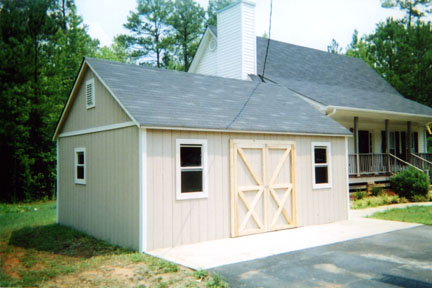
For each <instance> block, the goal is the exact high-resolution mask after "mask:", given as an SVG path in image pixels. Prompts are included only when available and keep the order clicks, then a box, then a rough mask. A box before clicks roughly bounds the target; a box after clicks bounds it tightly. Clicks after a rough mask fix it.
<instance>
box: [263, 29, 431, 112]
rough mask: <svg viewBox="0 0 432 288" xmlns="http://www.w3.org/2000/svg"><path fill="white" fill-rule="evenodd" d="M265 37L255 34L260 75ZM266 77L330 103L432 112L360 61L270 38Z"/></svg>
mask: <svg viewBox="0 0 432 288" xmlns="http://www.w3.org/2000/svg"><path fill="white" fill-rule="evenodd" d="M267 42H268V40H267V39H265V38H262V37H257V71H258V74H262V70H263V62H264V58H265V52H266V48H267ZM265 77H266V78H268V79H270V80H272V81H275V82H276V83H278V84H280V85H283V86H285V87H287V88H289V89H291V90H293V91H295V92H297V93H299V94H301V95H303V96H306V97H308V98H311V99H313V100H315V101H317V102H320V103H321V104H324V105H329V106H342V107H348V108H360V109H370V110H379V111H391V112H400V113H409V114H421V115H432V108H430V107H428V106H425V105H422V104H420V103H417V102H415V101H411V100H409V99H406V98H404V97H403V96H402V95H400V94H399V93H398V92H397V91H396V89H394V88H393V87H392V86H391V85H390V84H389V83H387V81H385V80H384V79H383V78H382V77H381V76H380V75H378V73H376V72H375V71H374V70H373V69H372V68H371V67H369V65H367V64H366V63H365V62H364V61H363V60H361V59H357V58H353V57H348V56H344V55H337V54H331V53H328V52H324V51H320V50H315V49H311V48H305V47H301V46H296V45H292V44H288V43H283V42H279V41H274V40H271V41H270V46H269V53H268V57H267V63H266V69H265Z"/></svg>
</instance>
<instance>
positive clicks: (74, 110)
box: [61, 69, 132, 132]
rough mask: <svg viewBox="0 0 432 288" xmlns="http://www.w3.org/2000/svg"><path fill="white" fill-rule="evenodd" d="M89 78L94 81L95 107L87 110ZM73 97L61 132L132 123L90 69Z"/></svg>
mask: <svg viewBox="0 0 432 288" xmlns="http://www.w3.org/2000/svg"><path fill="white" fill-rule="evenodd" d="M91 78H93V79H94V85H95V103H96V106H95V107H94V108H90V109H87V108H86V91H85V88H86V87H85V83H86V81H87V80H89V79H91ZM75 97H76V98H75V99H74V101H73V103H72V106H71V109H70V111H69V114H68V115H67V120H66V122H65V123H64V126H63V127H62V131H61V132H71V131H77V130H83V129H88V128H92V127H100V126H105V125H110V124H115V123H122V122H129V121H132V120H131V119H130V118H129V116H128V115H127V114H126V113H125V112H124V111H123V109H122V108H121V107H120V105H119V104H118V103H117V102H116V100H115V99H114V98H113V97H112V96H111V94H110V93H109V91H108V90H107V89H106V88H105V86H104V85H103V84H102V83H101V82H100V81H99V79H98V78H97V77H96V76H95V75H94V73H93V72H92V71H91V70H90V69H87V71H86V72H85V75H84V77H83V80H82V82H81V85H80V87H79V88H78V89H77V95H76V96H75Z"/></svg>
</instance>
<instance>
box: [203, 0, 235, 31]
mask: <svg viewBox="0 0 432 288" xmlns="http://www.w3.org/2000/svg"><path fill="white" fill-rule="evenodd" d="M231 3H232V0H209V3H208V7H207V22H206V26H210V25H212V26H217V13H216V12H217V11H219V10H221V9H222V8H224V7H226V6H228V5H229V4H231Z"/></svg>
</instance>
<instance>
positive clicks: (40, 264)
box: [0, 202, 227, 287]
mask: <svg viewBox="0 0 432 288" xmlns="http://www.w3.org/2000/svg"><path fill="white" fill-rule="evenodd" d="M55 212H56V207H55V202H46V203H42V202H41V203H32V204H19V205H9V204H0V267H1V269H0V286H1V287H3V286H13V287H28V286H32V287H34V286H44V287H58V286H63V287H80V286H86V287H119V286H122V287H123V286H124V287H206V286H208V287H227V284H226V283H225V282H223V281H222V280H221V279H220V276H219V275H216V277H212V276H211V275H209V274H206V276H204V275H205V273H206V272H205V271H196V272H191V271H190V270H188V269H185V268H180V267H179V266H177V265H176V264H174V263H171V262H168V261H164V260H161V259H158V258H154V257H151V256H149V255H145V254H141V253H136V252H132V251H130V250H126V249H123V248H120V247H118V246H113V245H110V244H108V243H106V242H104V241H100V240H98V239H95V238H93V237H90V236H88V235H86V234H84V233H81V232H78V231H76V230H74V229H71V228H69V227H66V226H62V225H58V224H55V214H56V213H55ZM11 263H12V264H11ZM116 269H117V270H119V271H127V273H126V276H122V275H123V274H121V273H120V274H118V273H117V274H116V273H114V272H115V271H116ZM86 272H90V273H89V274H86ZM92 275H93V276H92ZM203 276H204V278H205V281H201V280H204V278H200V279H198V280H197V279H196V278H197V277H203ZM206 281H207V282H206Z"/></svg>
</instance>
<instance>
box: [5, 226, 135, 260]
mask: <svg viewBox="0 0 432 288" xmlns="http://www.w3.org/2000/svg"><path fill="white" fill-rule="evenodd" d="M9 245H14V246H18V247H22V248H26V249H35V250H39V251H46V252H51V253H55V254H59V255H66V256H74V257H81V258H90V257H92V256H99V255H115V254H123V253H128V252H129V253H130V251H128V250H125V249H123V248H120V247H118V246H113V245H110V244H108V243H106V242H104V241H101V240H98V239H96V238H94V237H91V236H88V235H86V234H84V233H81V232H79V231H77V230H74V229H72V228H69V227H66V226H62V225H59V224H50V225H43V226H32V227H24V228H22V229H19V230H16V231H14V232H13V233H12V235H11V237H10V239H9Z"/></svg>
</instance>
